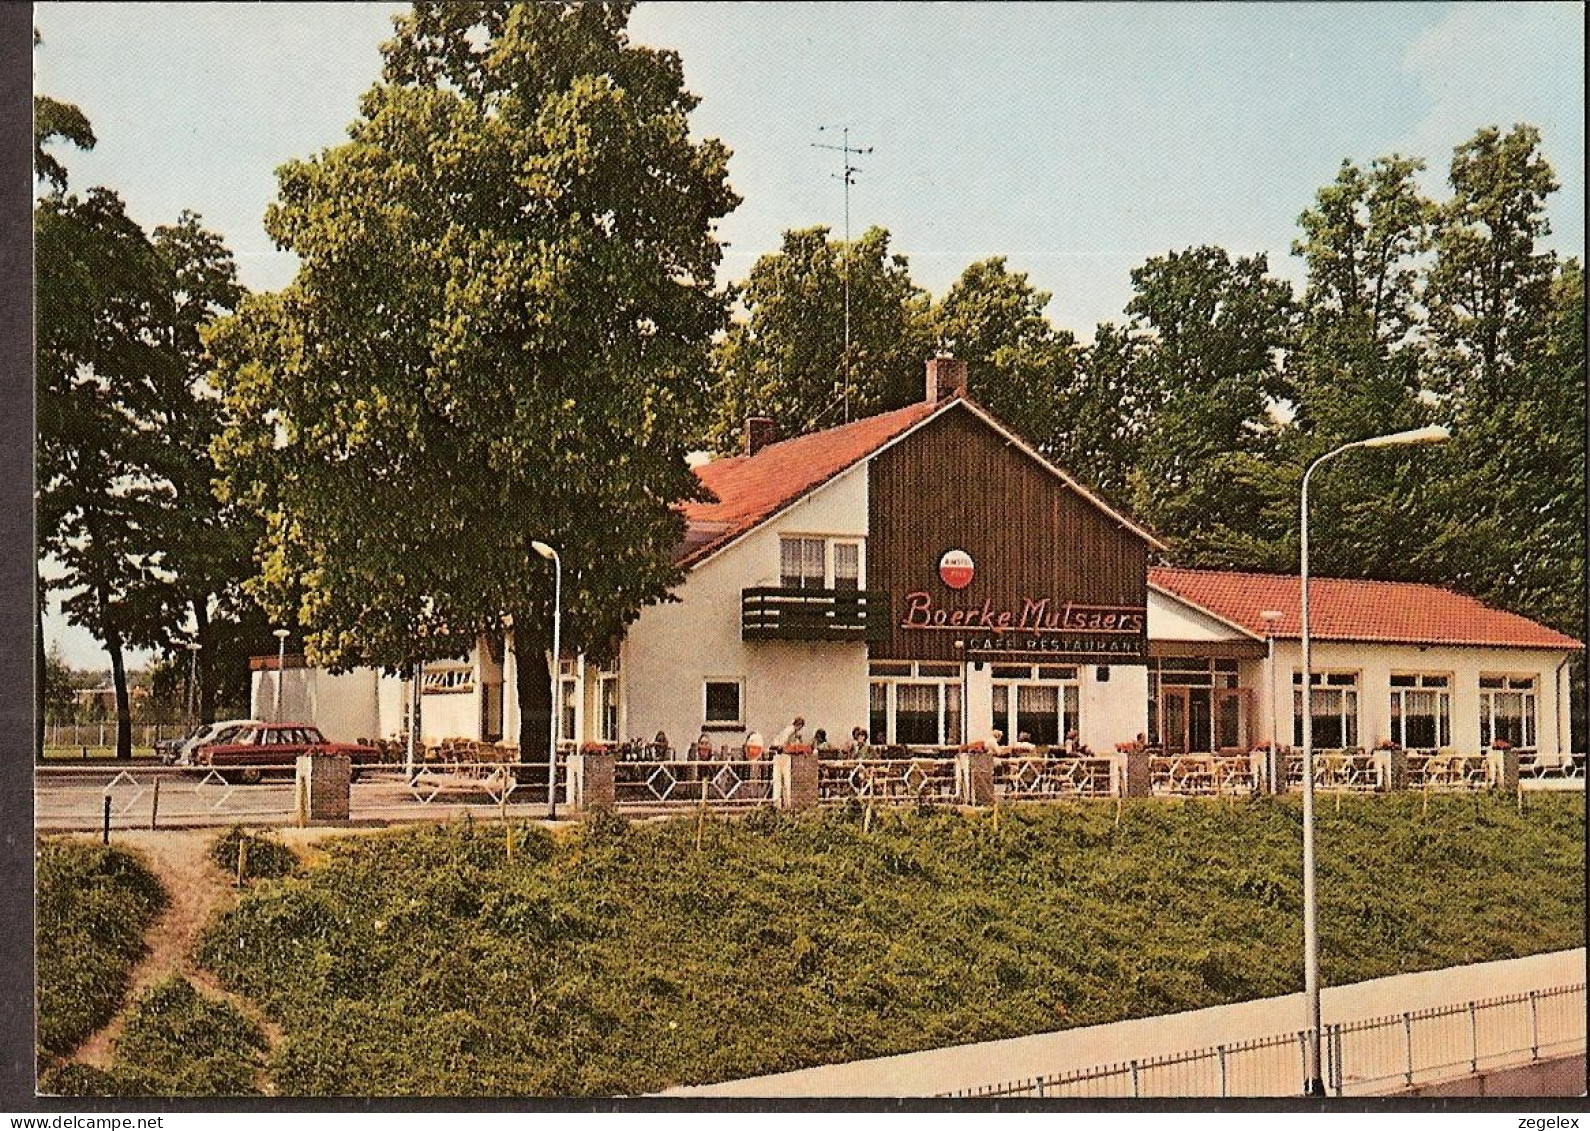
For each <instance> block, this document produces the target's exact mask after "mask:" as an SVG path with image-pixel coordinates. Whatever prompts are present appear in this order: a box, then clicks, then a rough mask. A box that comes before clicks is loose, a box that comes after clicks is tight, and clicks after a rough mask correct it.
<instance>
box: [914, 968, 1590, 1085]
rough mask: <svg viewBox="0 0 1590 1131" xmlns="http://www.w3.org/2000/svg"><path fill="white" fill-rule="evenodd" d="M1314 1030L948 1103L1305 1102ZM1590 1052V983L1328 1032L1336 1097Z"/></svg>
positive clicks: (1101, 1068)
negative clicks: (1588, 1037) (1295, 1098)
mask: <svg viewBox="0 0 1590 1131" xmlns="http://www.w3.org/2000/svg"><path fill="white" fill-rule="evenodd" d="M1312 1040H1313V1034H1312V1033H1311V1032H1309V1031H1307V1030H1304V1031H1299V1032H1295V1033H1281V1034H1277V1035H1275V1036H1270V1037H1261V1038H1258V1039H1255V1040H1250V1041H1239V1042H1234V1043H1231V1044H1222V1045H1216V1046H1215V1047H1213V1048H1203V1049H1194V1050H1190V1051H1187V1052H1179V1053H1171V1054H1167V1055H1164V1056H1155V1057H1144V1058H1142V1059H1138V1060H1130V1061H1123V1062H1119V1063H1115V1064H1104V1065H1098V1066H1096V1067H1091V1068H1082V1069H1077V1070H1075V1071H1070V1072H1060V1073H1055V1074H1053V1075H1046V1076H1035V1077H1031V1078H1028V1079H1024V1080H1013V1081H1009V1082H1007V1083H1001V1084H989V1085H983V1086H981V1087H977V1088H967V1089H962V1090H960V1091H955V1092H945V1093H941V1094H942V1095H944V1096H949V1097H957V1098H965V1097H995V1096H1036V1097H1040V1098H1051V1097H1053V1098H1076V1097H1125V1098H1142V1097H1170V1096H1277V1095H1303V1094H1304V1087H1305V1083H1306V1080H1307V1076H1308V1066H1309V1061H1310V1059H1311V1058H1310V1056H1309V1051H1310V1046H1311V1043H1312ZM1584 1046H1585V984H1584V983H1583V982H1580V983H1578V984H1577V985H1571V986H1558V987H1556V988H1553V989H1547V990H1532V991H1530V992H1529V993H1526V994H1513V995H1510V996H1508V997H1497V998H1487V999H1483V1000H1475V1001H1469V1002H1464V1003H1463V1004H1461V1005H1451V1006H1443V1007H1440V1008H1436V1009H1424V1010H1419V1011H1417V1012H1412V1013H1402V1014H1396V1015H1390V1016H1385V1017H1377V1018H1374V1019H1371V1020H1366V1021H1353V1022H1345V1023H1342V1024H1336V1025H1327V1026H1326V1027H1325V1047H1324V1049H1323V1050H1322V1064H1323V1070H1324V1073H1325V1080H1324V1083H1325V1086H1326V1089H1327V1091H1329V1092H1331V1093H1332V1094H1334V1095H1337V1096H1363V1095H1381V1094H1386V1093H1390V1092H1398V1091H1405V1090H1407V1089H1410V1088H1413V1087H1414V1086H1416V1085H1419V1084H1429V1083H1434V1082H1436V1081H1440V1080H1449V1079H1453V1078H1455V1077H1459V1076H1464V1075H1472V1074H1474V1073H1477V1072H1481V1071H1484V1070H1486V1069H1491V1068H1502V1067H1513V1066H1516V1065H1521V1064H1529V1063H1534V1062H1535V1061H1539V1060H1541V1059H1550V1058H1552V1057H1556V1056H1562V1055H1565V1054H1568V1053H1572V1052H1576V1051H1580V1050H1582V1049H1583V1048H1584Z"/></svg>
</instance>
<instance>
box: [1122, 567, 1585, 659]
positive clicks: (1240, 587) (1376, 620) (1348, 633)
mask: <svg viewBox="0 0 1590 1131" xmlns="http://www.w3.org/2000/svg"><path fill="white" fill-rule="evenodd" d="M1148 582H1149V584H1150V585H1152V586H1154V587H1155V588H1158V589H1162V590H1164V591H1165V592H1167V593H1169V594H1171V595H1172V596H1174V597H1178V598H1180V599H1181V600H1183V601H1186V602H1188V603H1189V604H1192V605H1195V606H1197V607H1198V608H1201V609H1203V610H1205V611H1206V612H1209V613H1212V614H1214V615H1215V616H1217V617H1219V618H1220V619H1221V620H1224V621H1228V622H1230V623H1232V624H1235V625H1237V626H1238V627H1240V628H1243V629H1245V630H1246V631H1248V632H1250V633H1252V634H1253V635H1255V636H1259V637H1263V636H1264V634H1265V630H1266V627H1267V626H1266V625H1265V623H1264V621H1263V619H1262V618H1261V617H1260V616H1259V614H1260V613H1261V612H1264V611H1266V610H1275V611H1277V612H1279V613H1280V614H1281V619H1280V620H1279V621H1277V622H1276V625H1275V635H1276V636H1277V638H1280V639H1297V638H1298V637H1299V636H1300V635H1301V629H1302V618H1301V615H1300V610H1299V601H1300V597H1301V595H1300V585H1299V583H1298V579H1297V577H1295V576H1293V575H1290V574H1276V573H1236V572H1232V571H1229V570H1207V569H1171V568H1166V567H1155V568H1152V569H1150V570H1149V571H1148ZM1308 593H1309V605H1310V609H1309V627H1310V628H1311V630H1312V635H1313V638H1314V639H1316V640H1367V641H1383V642H1386V643H1393V642H1395V643H1400V644H1473V645H1489V646H1493V647H1504V648H1552V649H1558V648H1565V649H1576V648H1579V647H1581V644H1580V642H1579V641H1577V640H1575V639H1574V638H1573V637H1571V636H1564V635H1563V634H1562V633H1560V632H1557V631H1556V630H1554V629H1550V628H1547V627H1546V626H1545V625H1543V624H1536V623H1535V622H1534V621H1532V620H1530V619H1528V618H1527V617H1521V616H1518V615H1517V614H1515V613H1506V612H1503V611H1502V610H1500V609H1493V608H1491V607H1490V606H1489V605H1486V604H1484V603H1483V602H1480V601H1476V600H1475V599H1474V598H1472V597H1465V596H1463V595H1462V594H1461V593H1454V592H1453V591H1452V590H1450V589H1442V588H1441V587H1439V586H1436V585H1419V584H1415V583H1413V582H1407V581H1354V580H1348V579H1345V578H1335V577H1311V578H1309V585H1308Z"/></svg>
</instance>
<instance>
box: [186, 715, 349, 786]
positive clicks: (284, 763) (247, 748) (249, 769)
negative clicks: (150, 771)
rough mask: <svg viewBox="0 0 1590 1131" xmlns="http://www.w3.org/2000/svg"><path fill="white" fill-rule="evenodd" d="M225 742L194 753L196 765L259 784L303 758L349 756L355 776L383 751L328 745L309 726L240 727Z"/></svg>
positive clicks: (339, 744) (255, 724)
mask: <svg viewBox="0 0 1590 1131" xmlns="http://www.w3.org/2000/svg"><path fill="white" fill-rule="evenodd" d="M222 739H223V740H222V741H220V742H212V743H208V744H206V745H203V746H200V747H199V748H198V749H196V750H195V751H193V754H192V760H193V764H194V765H195V766H207V767H210V768H212V769H223V768H226V767H234V766H235V767H238V769H237V771H236V776H237V777H238V778H240V779H241V780H243V781H258V780H259V778H260V777H261V775H262V774H263V773H265V772H267V771H272V770H281V769H288V770H290V769H292V768H294V767H295V766H296V765H297V763H298V756H299V755H300V754H346V755H347V756H348V757H349V758H350V759H351V760H352V762H353V765H354V767H355V773H357V767H359V766H366V765H372V764H374V763H376V762H379V761H380V760H381V751H379V750H377V749H376V748H375V747H373V746H363V745H360V744H358V743H350V742H327V741H326V738H325V736H324V735H322V734H321V733H320V729H319V728H318V727H313V726H310V725H309V724H308V723H254V724H252V725H246V726H241V727H238V728H236V729H235V730H233V731H232V732H230V733H228V734H225V735H223V736H222ZM228 776H232V775H228Z"/></svg>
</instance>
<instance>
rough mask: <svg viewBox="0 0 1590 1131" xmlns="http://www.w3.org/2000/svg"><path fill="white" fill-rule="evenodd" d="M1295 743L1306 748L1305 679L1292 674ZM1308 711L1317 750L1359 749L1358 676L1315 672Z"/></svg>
mask: <svg viewBox="0 0 1590 1131" xmlns="http://www.w3.org/2000/svg"><path fill="white" fill-rule="evenodd" d="M1292 688H1293V689H1292V741H1293V743H1294V744H1295V745H1297V746H1301V745H1303V676H1302V674H1301V673H1299V672H1294V673H1293V674H1292ZM1309 708H1310V714H1311V715H1312V723H1313V729H1314V749H1316V750H1346V749H1349V748H1352V747H1356V746H1357V745H1358V673H1357V672H1315V673H1314V674H1313V676H1312V678H1311V679H1310V695H1309Z"/></svg>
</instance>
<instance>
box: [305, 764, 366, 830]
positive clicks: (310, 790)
mask: <svg viewBox="0 0 1590 1131" xmlns="http://www.w3.org/2000/svg"><path fill="white" fill-rule="evenodd" d="M297 768H298V788H297V790H296V791H295V793H296V797H297V804H296V808H297V810H298V811H297V813H296V817H297V820H298V823H299V824H300V825H315V824H337V823H341V822H344V821H347V819H348V792H349V783H350V782H351V781H352V780H353V761H352V759H350V758H349V757H348V756H347V755H346V754H300V755H299V756H298V763H297Z"/></svg>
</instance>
